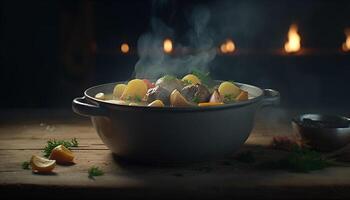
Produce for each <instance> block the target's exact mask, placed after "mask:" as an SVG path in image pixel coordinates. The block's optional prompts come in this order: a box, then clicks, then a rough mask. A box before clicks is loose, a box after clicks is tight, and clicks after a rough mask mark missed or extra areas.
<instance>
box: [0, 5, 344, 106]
mask: <svg viewBox="0 0 350 200" xmlns="http://www.w3.org/2000/svg"><path fill="white" fill-rule="evenodd" d="M199 5H204V6H206V7H208V8H209V9H210V11H211V19H212V21H211V28H212V29H213V30H215V31H217V37H216V38H215V43H216V44H217V46H219V45H220V42H222V41H223V40H225V39H226V38H233V40H234V41H235V43H236V46H237V52H236V53H235V54H234V55H217V56H216V58H215V59H214V61H213V62H211V63H210V64H209V66H210V71H211V74H212V76H213V77H214V78H217V79H230V80H236V81H240V82H246V83H251V84H256V85H257V86H260V87H263V88H265V87H271V88H275V89H278V90H280V92H281V94H282V97H283V101H282V105H283V106H285V107H290V108H303V107H314V108H323V107H327V108H341V109H348V110H350V104H349V102H350V92H349V89H348V88H349V86H350V78H349V74H350V53H344V52H341V51H340V47H341V44H342V43H343V42H344V41H345V34H344V29H345V28H346V27H350V12H349V10H350V2H349V1H321V0H315V1H311V0H310V1H291V0H290V1H287V0H281V1H277V0H275V1H273V0H264V1H260V0H259V1H258V0H248V1H243V0H237V1H209V0H206V1H170V0H169V1H135V0H129V1H92V0H86V1H84V0H81V1H58V0H56V1H55V0H53V1H9V0H8V1H2V5H1V75H0V83H1V88H3V89H2V91H1V93H2V94H1V100H0V102H1V104H0V107H1V108H3V109H9V108H33V107H65V108H69V107H70V103H71V100H72V99H73V98H74V97H76V96H81V95H82V94H83V90H84V89H85V88H87V87H90V86H93V85H95V84H101V83H106V82H111V81H119V80H126V79H130V78H131V77H132V73H133V70H134V65H135V63H136V62H137V60H138V55H137V52H136V45H137V40H138V38H139V36H140V35H142V34H143V33H144V32H146V31H148V30H149V25H150V19H151V17H152V16H153V17H155V16H156V17H157V18H160V19H162V20H163V21H164V23H165V24H166V25H167V26H169V27H171V28H172V29H173V31H174V33H175V34H174V39H175V42H176V39H180V36H181V35H182V34H184V33H185V32H186V30H187V29H188V23H187V21H186V19H187V18H188V16H189V13H191V10H193V8H195V7H196V6H199ZM223 11H224V12H223ZM293 22H295V23H297V24H298V27H299V33H300V35H301V37H302V45H303V47H304V48H305V49H309V50H310V51H308V53H305V54H302V55H283V54H280V53H278V50H279V49H281V48H282V47H283V44H284V42H285V41H286V35H287V32H288V28H289V26H290V24H291V23H293ZM122 42H128V43H129V44H130V45H131V52H130V53H129V54H127V55H124V54H121V53H120V50H119V47H120V44H121V43H122ZM276 51H277V53H276Z"/></svg>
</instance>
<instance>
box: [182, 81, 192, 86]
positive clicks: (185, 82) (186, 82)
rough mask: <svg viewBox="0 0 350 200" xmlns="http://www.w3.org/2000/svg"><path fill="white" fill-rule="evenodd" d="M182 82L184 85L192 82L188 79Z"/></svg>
mask: <svg viewBox="0 0 350 200" xmlns="http://www.w3.org/2000/svg"><path fill="white" fill-rule="evenodd" d="M182 82H183V83H184V84H185V85H191V84H192V82H191V81H190V80H182Z"/></svg>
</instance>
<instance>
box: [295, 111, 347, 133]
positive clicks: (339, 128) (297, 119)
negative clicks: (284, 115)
mask: <svg viewBox="0 0 350 200" xmlns="http://www.w3.org/2000/svg"><path fill="white" fill-rule="evenodd" d="M314 116H322V117H331V118H337V119H340V120H344V121H349V118H347V117H345V116H342V115H336V114H334V115H333V114H321V113H304V114H300V115H297V116H295V117H293V118H292V123H294V124H295V125H297V126H299V127H302V128H305V129H306V128H307V129H310V130H311V129H314V130H346V129H350V126H349V127H307V126H304V125H302V124H300V122H301V120H302V119H304V118H307V117H314ZM309 119H310V118H309ZM349 124H350V122H349Z"/></svg>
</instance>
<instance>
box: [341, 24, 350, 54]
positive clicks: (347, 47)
mask: <svg viewBox="0 0 350 200" xmlns="http://www.w3.org/2000/svg"><path fill="white" fill-rule="evenodd" d="M345 35H346V40H345V42H344V43H343V46H342V49H343V51H345V52H347V51H350V28H348V29H346V30H345Z"/></svg>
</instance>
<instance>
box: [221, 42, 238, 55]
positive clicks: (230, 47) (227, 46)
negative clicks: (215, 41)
mask: <svg viewBox="0 0 350 200" xmlns="http://www.w3.org/2000/svg"><path fill="white" fill-rule="evenodd" d="M235 50H236V45H235V43H234V42H233V41H232V40H231V39H228V40H226V42H224V43H223V44H221V45H220V51H221V52H222V53H232V52H234V51H235Z"/></svg>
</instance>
